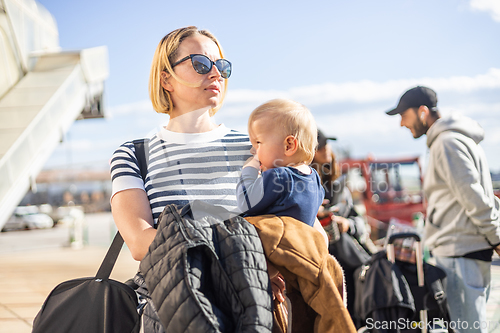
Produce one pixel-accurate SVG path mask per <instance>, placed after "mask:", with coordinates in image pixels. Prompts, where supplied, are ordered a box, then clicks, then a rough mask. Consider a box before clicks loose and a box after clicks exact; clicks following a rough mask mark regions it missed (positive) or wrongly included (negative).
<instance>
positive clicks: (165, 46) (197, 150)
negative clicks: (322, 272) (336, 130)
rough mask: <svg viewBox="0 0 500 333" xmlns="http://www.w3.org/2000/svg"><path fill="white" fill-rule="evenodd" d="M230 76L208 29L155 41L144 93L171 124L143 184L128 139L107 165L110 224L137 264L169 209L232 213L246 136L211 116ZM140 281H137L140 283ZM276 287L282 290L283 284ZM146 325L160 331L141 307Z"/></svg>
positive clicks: (155, 142)
mask: <svg viewBox="0 0 500 333" xmlns="http://www.w3.org/2000/svg"><path fill="white" fill-rule="evenodd" d="M231 70H232V66H231V63H230V62H229V61H228V60H226V59H224V56H223V53H222V49H221V47H220V44H219V42H218V41H217V39H216V38H215V37H214V36H213V35H212V34H211V33H210V32H208V31H206V30H198V29H197V28H196V27H185V28H181V29H177V30H174V31H172V32H171V33H169V34H168V35H166V36H165V37H164V38H163V39H162V40H161V41H160V43H159V45H158V47H157V49H156V52H155V54H154V58H153V63H152V66H151V73H150V81H149V94H150V99H151V101H152V104H153V108H154V109H155V111H156V112H158V113H164V114H166V115H168V116H169V117H170V119H169V120H168V123H167V124H166V126H164V127H162V128H160V130H159V131H158V133H156V134H154V135H153V136H152V137H151V138H150V139H149V145H148V149H146V157H147V158H146V161H147V174H146V178H145V181H143V179H142V177H141V173H140V171H139V166H138V162H137V159H136V156H135V149H134V144H133V142H132V141H129V142H126V143H124V144H123V145H122V146H120V147H119V148H118V149H117V150H116V151H115V153H114V154H113V158H112V161H111V176H112V186H113V191H112V197H111V207H112V212H113V218H114V220H115V223H116V225H117V227H118V230H119V231H120V234H121V235H122V236H123V239H124V240H125V243H126V244H127V246H128V248H129V249H130V251H131V253H132V256H133V257H134V259H136V260H142V258H143V257H144V256H145V255H146V253H147V251H148V247H149V245H150V244H151V242H152V241H153V239H154V238H155V235H156V229H155V225H156V223H157V219H158V216H159V215H160V213H161V212H162V210H163V209H164V208H165V206H167V205H168V204H177V205H185V204H188V203H189V202H192V201H193V200H202V201H204V202H208V203H211V204H216V205H221V206H223V207H225V208H227V209H229V210H235V209H236V207H237V203H236V184H237V183H238V180H239V177H240V173H241V168H242V166H243V163H244V162H245V161H246V160H247V159H248V158H249V157H251V154H250V148H251V144H250V141H249V139H248V136H247V135H246V134H243V133H239V132H237V131H234V130H231V129H228V128H226V127H225V126H224V125H222V124H221V125H217V124H215V123H214V122H213V120H212V118H211V117H212V116H213V115H214V114H215V113H216V112H217V111H218V110H219V108H220V107H221V105H222V102H223V101H224V96H225V94H226V89H227V79H228V78H229V77H230V75H231ZM140 280H141V277H140V275H138V276H136V278H135V281H136V283H138V284H140V285H141V281H140ZM274 283H275V284H277V285H278V287H279V288H278V289H281V290H282V289H284V284H283V283H282V282H280V281H278V280H276V279H275V281H274ZM148 318H149V319H151V320H149V319H148ZM144 321H145V324H144V325H145V326H144V332H146V333H150V332H164V329H163V327H161V324H160V322H159V320H158V318H157V316H156V314H155V311H153V309H151V307H146V308H145V317H144Z"/></svg>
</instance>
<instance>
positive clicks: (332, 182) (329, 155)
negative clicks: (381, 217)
mask: <svg viewBox="0 0 500 333" xmlns="http://www.w3.org/2000/svg"><path fill="white" fill-rule="evenodd" d="M327 140H328V138H327V137H325V135H324V134H323V133H322V132H321V131H320V130H318V149H317V151H316V154H315V155H314V159H313V162H312V164H311V166H312V167H314V168H315V169H316V171H317V172H318V174H319V175H320V178H321V182H322V184H323V188H324V189H325V200H324V202H323V205H322V207H320V210H319V211H318V219H319V220H320V221H322V224H323V225H325V227H326V228H328V224H329V223H330V227H331V226H332V224H335V227H334V228H330V229H333V230H335V231H336V230H338V232H340V233H348V234H349V235H351V236H352V237H353V238H354V239H355V240H356V241H357V242H358V243H359V244H360V245H361V246H362V248H360V251H361V255H360V257H365V258H369V254H371V250H373V249H374V245H373V243H371V240H370V238H369V232H368V230H367V226H366V223H365V220H364V219H363V217H361V216H359V214H358V213H357V212H356V210H355V209H354V203H353V200H352V195H351V192H350V191H349V189H348V188H347V186H345V179H344V177H345V176H341V170H340V167H339V165H338V163H337V161H336V158H335V154H334V153H333V152H332V150H331V148H330V146H329V145H328V143H327ZM325 220H327V221H328V223H327V222H325ZM334 242H335V240H333V239H332V240H330V246H329V251H330V254H332V255H333V256H335V257H336V258H337V260H338V261H339V263H340V265H341V266H342V267H343V268H344V272H345V280H346V289H347V308H348V310H349V312H350V313H351V316H352V315H353V305H354V277H353V273H354V270H355V269H356V267H353V265H352V263H353V261H352V260H351V258H346V260H345V261H344V260H343V259H344V256H342V253H338V247H337V246H336V245H338V243H337V244H334Z"/></svg>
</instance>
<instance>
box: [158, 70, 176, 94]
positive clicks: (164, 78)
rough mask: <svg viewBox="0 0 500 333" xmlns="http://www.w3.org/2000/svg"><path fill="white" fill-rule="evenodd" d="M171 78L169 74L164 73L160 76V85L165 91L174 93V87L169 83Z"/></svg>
mask: <svg viewBox="0 0 500 333" xmlns="http://www.w3.org/2000/svg"><path fill="white" fill-rule="evenodd" d="M170 77H171V75H170V74H167V72H165V71H162V72H161V74H160V83H161V86H162V87H163V89H165V90H167V91H170V92H172V91H173V90H174V87H172V85H171V84H170V82H169V80H168V79H169V78H170Z"/></svg>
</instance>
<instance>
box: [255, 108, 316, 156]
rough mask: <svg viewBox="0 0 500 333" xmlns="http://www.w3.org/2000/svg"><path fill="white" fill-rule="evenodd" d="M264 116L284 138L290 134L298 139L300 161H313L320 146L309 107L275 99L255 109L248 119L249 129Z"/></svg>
mask: <svg viewBox="0 0 500 333" xmlns="http://www.w3.org/2000/svg"><path fill="white" fill-rule="evenodd" d="M264 117H266V118H268V119H269V124H272V125H274V126H275V128H276V131H279V132H281V133H282V134H283V139H285V138H286V137H287V136H289V135H292V136H293V137H295V138H296V139H297V141H298V150H297V152H298V153H299V156H300V158H301V161H298V162H305V163H307V164H310V163H311V162H312V160H313V158H314V153H315V151H316V147H317V146H318V129H317V127H316V122H315V121H314V117H313V115H312V113H311V111H309V109H308V108H306V107H305V106H304V105H302V104H300V103H297V102H295V101H292V100H289V99H273V100H271V101H268V102H266V103H264V104H262V105H260V106H258V107H257V108H256V109H255V110H253V112H252V113H251V114H250V118H249V119H248V130H249V131H250V130H251V126H252V123H253V122H254V121H256V120H258V119H260V118H264Z"/></svg>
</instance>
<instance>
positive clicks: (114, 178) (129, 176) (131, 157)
mask: <svg viewBox="0 0 500 333" xmlns="http://www.w3.org/2000/svg"><path fill="white" fill-rule="evenodd" d="M110 172H111V187H112V191H111V198H112V197H113V196H114V195H115V194H116V193H118V192H121V191H124V190H128V189H133V188H138V189H142V190H143V191H145V188H144V181H143V180H142V177H141V174H140V171H139V167H138V162H137V158H136V157H135V149H134V144H133V143H132V142H126V143H124V144H123V145H121V146H120V147H119V148H118V149H117V150H116V151H115V152H114V153H113V156H112V158H111V162H110Z"/></svg>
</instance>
